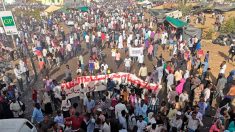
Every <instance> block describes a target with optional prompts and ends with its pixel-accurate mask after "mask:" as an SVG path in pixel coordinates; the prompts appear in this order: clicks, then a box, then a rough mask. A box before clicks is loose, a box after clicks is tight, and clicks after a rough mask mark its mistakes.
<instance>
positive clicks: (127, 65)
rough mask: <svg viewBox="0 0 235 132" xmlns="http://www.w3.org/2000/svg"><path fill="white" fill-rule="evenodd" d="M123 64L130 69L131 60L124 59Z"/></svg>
mask: <svg viewBox="0 0 235 132" xmlns="http://www.w3.org/2000/svg"><path fill="white" fill-rule="evenodd" d="M124 62H125V67H131V58H126V59H125V60H124Z"/></svg>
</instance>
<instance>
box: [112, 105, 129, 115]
mask: <svg viewBox="0 0 235 132" xmlns="http://www.w3.org/2000/svg"><path fill="white" fill-rule="evenodd" d="M123 110H125V111H126V113H128V110H127V108H126V105H124V104H122V103H118V104H117V105H116V106H115V116H116V118H118V117H119V116H121V112H122V111H123Z"/></svg>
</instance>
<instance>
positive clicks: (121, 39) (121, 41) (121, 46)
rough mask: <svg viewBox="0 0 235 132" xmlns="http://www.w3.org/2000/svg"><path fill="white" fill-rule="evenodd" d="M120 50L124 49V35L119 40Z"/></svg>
mask: <svg viewBox="0 0 235 132" xmlns="http://www.w3.org/2000/svg"><path fill="white" fill-rule="evenodd" d="M118 48H119V49H122V48H123V37H122V35H120V36H119V39H118Z"/></svg>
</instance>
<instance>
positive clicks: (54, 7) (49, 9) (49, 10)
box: [45, 5, 61, 13]
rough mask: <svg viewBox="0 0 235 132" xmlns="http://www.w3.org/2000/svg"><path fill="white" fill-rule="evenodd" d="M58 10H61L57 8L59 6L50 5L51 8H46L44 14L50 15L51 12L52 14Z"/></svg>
mask: <svg viewBox="0 0 235 132" xmlns="http://www.w3.org/2000/svg"><path fill="white" fill-rule="evenodd" d="M60 8H61V7H59V6H54V5H52V6H50V7H48V8H47V9H46V10H45V12H48V13H51V12H54V11H57V10H59V9H60Z"/></svg>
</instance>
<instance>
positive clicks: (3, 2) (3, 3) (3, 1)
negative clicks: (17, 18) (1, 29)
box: [2, 0, 6, 11]
mask: <svg viewBox="0 0 235 132" xmlns="http://www.w3.org/2000/svg"><path fill="white" fill-rule="evenodd" d="M2 6H3V10H4V11H6V7H5V0H2Z"/></svg>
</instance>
